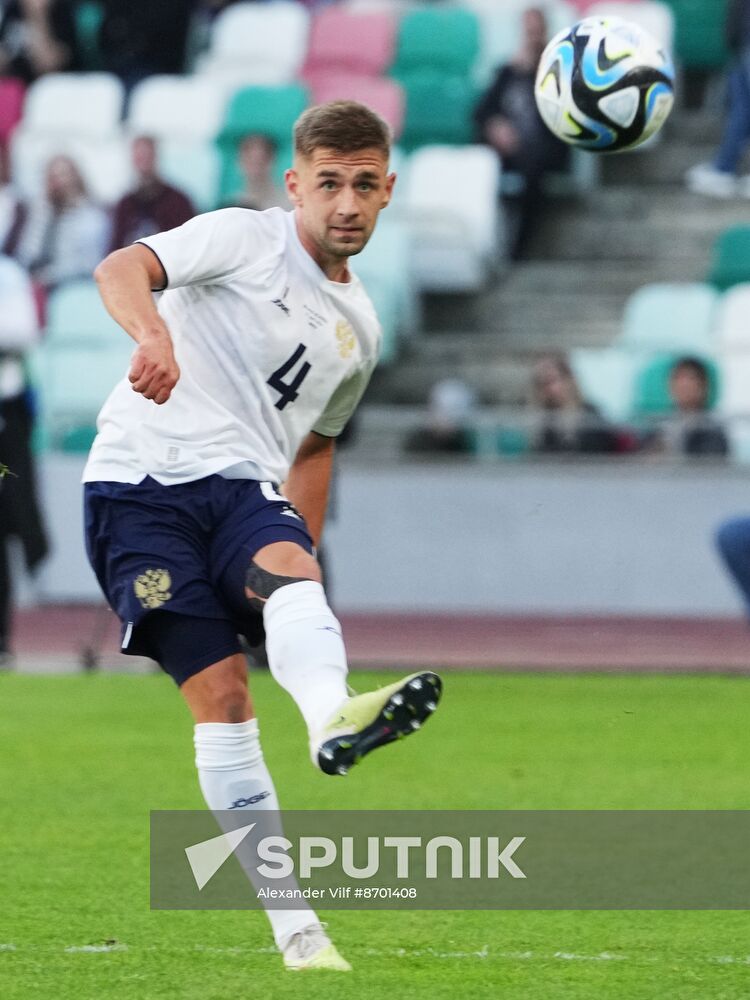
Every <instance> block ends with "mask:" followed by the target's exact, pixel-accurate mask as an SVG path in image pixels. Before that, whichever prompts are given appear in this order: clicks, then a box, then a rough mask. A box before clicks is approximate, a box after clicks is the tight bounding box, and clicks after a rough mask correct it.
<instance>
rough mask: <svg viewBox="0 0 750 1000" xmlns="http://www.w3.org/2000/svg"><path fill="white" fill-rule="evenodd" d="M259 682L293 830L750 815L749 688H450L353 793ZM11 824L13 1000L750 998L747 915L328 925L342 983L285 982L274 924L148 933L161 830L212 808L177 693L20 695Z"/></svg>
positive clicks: (286, 706) (522, 916)
mask: <svg viewBox="0 0 750 1000" xmlns="http://www.w3.org/2000/svg"><path fill="white" fill-rule="evenodd" d="M388 679H390V678H388ZM251 680H252V688H253V691H254V695H255V701H256V706H257V710H258V715H259V718H260V722H261V732H262V737H263V744H264V748H265V753H266V758H267V760H268V762H269V765H270V767H271V771H272V773H273V775H274V777H275V780H276V785H277V788H278V790H279V794H280V797H281V800H282V804H283V805H284V806H286V807H288V808H297V809H299V808H308V807H310V808H313V807H314V808H331V809H334V808H355V809H357V808H386V809H394V808H400V807H403V808H412V809H413V808H426V809H429V808H465V809H487V808H498V809H502V808H516V809H519V808H520V809H533V808H536V809H574V808H581V809H590V808H597V809H604V808H624V809H633V808H654V809H661V808H669V809H678V808H692V809H695V808H707V809H729V808H732V809H734V808H747V807H748V805H749V804H750V777H749V774H748V772H749V770H750V767H749V765H750V683H749V682H748V681H747V680H745V679H742V678H734V679H730V678H723V677H672V678H664V677H605V676H549V675H537V676H508V675H492V674H473V673H467V674H453V675H451V674H448V675H447V677H446V687H445V697H444V700H443V704H442V706H441V709H440V711H439V712H438V713H437V715H436V716H435V718H434V719H433V720H432V721H431V722H430V723H429V725H428V726H427V727H426V728H425V730H424V731H423V732H421V733H419V734H417V735H416V736H415V737H414V738H412V739H409V740H407V741H406V742H404V743H399V744H397V745H396V746H395V747H390V748H387V749H384V750H382V751H380V752H379V753H377V754H375V755H373V757H371V758H369V759H368V760H366V761H365V762H364V763H363V764H362V765H361V766H360V767H358V768H355V769H354V770H353V771H352V773H351V774H350V775H349V776H348V777H347V778H346V779H338V778H327V777H325V776H323V775H321V774H318V773H316V772H315V771H313V769H312V768H311V767H310V765H309V763H308V760H307V757H306V748H305V740H304V734H303V730H302V724H301V721H300V719H299V718H298V716H297V711H296V709H295V707H294V706H293V705H292V703H291V702H290V701H289V699H288V698H287V696H286V695H285V694H284V692H282V691H281V690H280V689H279V688H277V687H276V686H275V684H274V683H273V681H272V680H271V679H270V678H269V677H268V676H266V675H260V676H253V677H252V679H251ZM385 680H386V678H384V676H383V675H382V674H380V675H365V674H363V675H356V676H355V677H354V683H355V684H356V686H357V687H358V689H359V690H365V689H366V688H368V687H375V686H378V685H379V684H382V683H384V682H385ZM0 801H1V803H2V810H1V812H0V997H2V998H3V1000H32V998H33V1000H36V998H40V1000H68V998H69V1000H108V998H118V1000H119V998H123V1000H129V998H131V997H132V998H136V997H137V998H139V1000H161V998H175V1000H230V998H233V997H243V998H244V997H248V998H252V997H262V998H273V1000H275V998H285V997H304V998H312V1000H317V998H320V1000H323V998H325V1000H337V998H346V1000H350V998H352V997H356V998H358V1000H359V998H362V1000H369V998H373V1000H374V998H376V997H377V998H381V997H383V996H391V997H398V998H410V997H425V998H428V997H429V998H435V997H441V998H442V997H445V998H451V1000H463V998H469V997H471V998H496V997H497V998H502V1000H542V998H544V1000H600V998H602V1000H646V998H648V1000H657V998H658V1000H665V998H678V1000H730V998H731V1000H734V998H740V997H747V996H748V995H750V913H745V912H736V913H731V912H729V913H721V912H706V913H700V912H696V913H691V912H685V913H674V912H602V913H591V912H588V913H586V912H567V913H566V912H559V913H541V912H540V913H523V912H508V913H498V912H489V913H488V912H404V913H399V912H393V911H388V912H361V913H351V912H349V913H347V912H341V911H338V912H336V911H331V912H329V913H328V914H323V916H324V919H327V920H328V921H329V928H330V932H331V934H332V936H333V938H334V940H335V941H336V943H337V945H338V946H339V948H340V950H341V952H342V954H344V955H345V956H346V957H347V958H348V959H349V960H350V961H351V962H352V964H353V966H354V972H353V974H352V975H349V976H345V975H341V974H334V973H306V974H291V973H287V972H285V971H283V969H282V966H281V960H280V957H279V955H278V954H276V953H274V950H273V948H272V947H271V946H272V940H271V938H270V934H269V932H268V928H267V924H266V921H265V917H264V916H263V914H260V913H254V912H253V913H249V912H164V911H158V912H157V911H153V912H152V911H150V910H149V906H148V813H149V810H150V809H152V808H158V809H192V808H201V807H202V806H203V802H202V799H201V797H200V793H199V791H198V787H197V782H196V776H195V772H194V767H193V750H192V726H191V724H190V720H189V716H188V713H187V710H186V708H185V707H184V706H183V704H182V701H181V699H180V698H179V696H178V694H177V693H176V691H175V690H174V688H173V686H172V683H171V681H169V680H168V679H167V678H165V677H161V676H150V677H128V676H112V675H100V676H79V677H49V678H48V677H31V676H17V675H7V676H2V677H0ZM748 905H749V906H750V901H748ZM107 943H109V944H107ZM102 947H104V948H107V949H108V950H96V949H101V948H102Z"/></svg>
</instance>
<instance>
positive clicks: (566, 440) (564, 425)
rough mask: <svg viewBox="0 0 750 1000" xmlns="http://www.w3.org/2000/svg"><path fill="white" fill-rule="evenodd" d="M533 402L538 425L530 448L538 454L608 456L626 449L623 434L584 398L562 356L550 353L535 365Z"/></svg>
mask: <svg viewBox="0 0 750 1000" xmlns="http://www.w3.org/2000/svg"><path fill="white" fill-rule="evenodd" d="M532 405H533V406H534V408H535V411H536V412H537V414H538V418H539V424H538V426H537V428H536V432H535V433H534V435H533V437H532V444H531V447H532V450H533V451H535V452H537V453H538V454H543V455H560V454H579V455H596V454H599V455H607V454H614V453H617V452H622V451H625V450H627V447H626V442H625V438H624V436H622V435H621V434H620V433H619V432H618V431H617V430H616V429H615V428H613V427H611V426H610V425H609V424H608V423H607V422H606V421H605V419H604V418H603V417H602V415H601V414H600V413H599V411H598V410H597V409H596V407H595V406H593V405H592V404H591V403H589V402H587V401H586V400H585V399H584V398H583V396H582V394H581V390H580V389H579V387H578V384H577V382H576V379H575V376H574V374H573V371H572V369H571V367H570V365H569V364H568V361H567V359H566V358H564V357H563V356H562V355H557V354H550V355H547V356H546V357H543V358H540V359H539V361H537V363H536V364H535V365H534V370H533V373H532Z"/></svg>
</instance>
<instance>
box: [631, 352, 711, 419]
mask: <svg viewBox="0 0 750 1000" xmlns="http://www.w3.org/2000/svg"><path fill="white" fill-rule="evenodd" d="M693 356H694V355H693ZM681 357H682V355H679V354H664V355H659V356H658V357H655V358H652V359H651V360H649V361H648V362H647V363H646V364H645V365H644V366H643V367H642V368H641V369H640V370H639V372H638V374H637V376H636V383H635V398H634V401H633V411H634V413H635V415H636V416H639V417H647V416H654V415H657V414H660V413H669V412H671V411H672V410H674V403H673V402H672V398H671V396H670V393H669V375H670V372H671V371H672V369H673V368H674V366H675V364H676V363H677V362H678V361H679V360H680V358H681ZM698 358H699V360H701V361H702V362H703V363H704V364H705V366H706V368H707V370H708V384H709V389H708V404H709V407H711V408H713V407H714V406H715V405H716V403H717V401H718V398H719V370H718V367H717V365H716V362H715V361H714V360H713V358H710V357H707V356H706V355H705V354H700V355H698Z"/></svg>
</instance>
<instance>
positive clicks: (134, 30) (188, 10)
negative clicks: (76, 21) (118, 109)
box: [99, 0, 193, 90]
mask: <svg viewBox="0 0 750 1000" xmlns="http://www.w3.org/2000/svg"><path fill="white" fill-rule="evenodd" d="M103 7H104V19H103V21H102V26H101V31H100V34H99V49H100V52H101V57H102V62H103V64H104V69H106V70H109V71H110V72H111V73H115V74H117V76H119V77H120V79H121V80H122V82H123V83H124V84H125V86H126V87H127V89H128V90H131V89H132V88H133V87H134V86H135V84H136V83H138V82H139V81H140V80H143V79H145V77H147V76H152V75H153V74H155V73H182V72H183V71H184V69H185V53H186V47H187V35H188V28H189V25H190V18H191V15H192V8H193V4H192V3H191V2H188V0H103Z"/></svg>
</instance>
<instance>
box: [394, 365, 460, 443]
mask: <svg viewBox="0 0 750 1000" xmlns="http://www.w3.org/2000/svg"><path fill="white" fill-rule="evenodd" d="M476 403H477V399H476V393H475V392H474V390H473V389H472V388H471V387H470V386H468V385H466V383H465V382H462V381H461V380H460V379H456V378H447V379H443V380H442V381H441V382H436V383H435V385H433V387H432V389H431V390H430V400H429V408H428V412H427V422H426V424H425V425H424V426H423V427H418V428H417V429H416V430H414V431H412V432H411V433H410V434H409V435H408V436H407V438H406V440H405V441H404V450H405V451H407V452H411V453H422V454H424V453H441V452H442V453H451V454H457V453H458V454H460V453H462V452H463V453H465V452H471V451H473V450H474V444H473V436H472V428H471V418H472V415H473V412H474V410H475V409H476Z"/></svg>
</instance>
